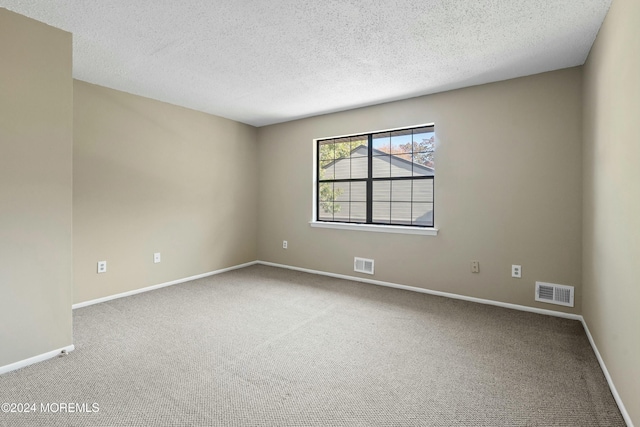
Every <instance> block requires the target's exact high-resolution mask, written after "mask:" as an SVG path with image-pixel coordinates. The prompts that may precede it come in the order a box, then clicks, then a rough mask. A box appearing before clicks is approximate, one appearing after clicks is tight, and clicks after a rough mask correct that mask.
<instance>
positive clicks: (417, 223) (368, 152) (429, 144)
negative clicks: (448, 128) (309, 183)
mask: <svg viewBox="0 0 640 427" xmlns="http://www.w3.org/2000/svg"><path fill="white" fill-rule="evenodd" d="M434 142H435V130H434V126H420V127H414V128H407V129H400V130H392V131H385V132H375V133H368V134H361V135H353V136H345V137H340V138H329V139H320V140H317V141H316V143H317V159H316V162H317V171H318V174H317V177H318V179H317V182H316V184H317V188H316V212H317V218H315V220H316V221H319V222H338V223H359V224H377V225H400V226H409V227H433V224H434V222H433V212H434V199H433V189H434V179H435V165H434V159H433V153H434V145H435V143H434Z"/></svg>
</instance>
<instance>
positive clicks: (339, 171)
mask: <svg viewBox="0 0 640 427" xmlns="http://www.w3.org/2000/svg"><path fill="white" fill-rule="evenodd" d="M334 168H335V179H349V177H350V176H351V158H350V157H346V158H342V159H339V160H336V161H335V164H334Z"/></svg>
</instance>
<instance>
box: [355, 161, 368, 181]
mask: <svg viewBox="0 0 640 427" xmlns="http://www.w3.org/2000/svg"><path fill="white" fill-rule="evenodd" d="M368 175H369V158H368V157H352V158H351V178H366V177H367V176H368Z"/></svg>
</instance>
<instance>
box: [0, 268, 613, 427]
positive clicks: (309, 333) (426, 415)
mask: <svg viewBox="0 0 640 427" xmlns="http://www.w3.org/2000/svg"><path fill="white" fill-rule="evenodd" d="M74 335H75V345H76V350H75V351H74V352H72V353H71V354H69V355H68V356H65V357H60V358H55V359H52V360H49V361H46V362H43V363H39V364H36V365H32V366H30V367H27V368H24V369H21V370H19V371H15V372H12V373H8V374H5V375H3V376H1V377H0V396H1V397H0V402H21V403H29V404H31V403H36V404H37V408H36V412H35V413H27V414H17V413H2V412H0V425H2V426H11V427H14V426H216V425H221V426H222V425H233V426H262V425H268V426H418V425H420V426H455V425H461V426H623V425H624V422H623V420H622V417H621V415H620V412H619V410H618V408H617V407H616V405H615V402H614V400H613V397H612V395H611V392H610V390H609V388H608V387H607V383H606V381H605V378H604V376H603V374H602V372H601V370H600V368H599V366H598V363H597V361H596V358H595V355H594V353H593V351H592V350H591V348H590V346H589V343H588V340H587V337H586V336H585V333H584V331H583V330H582V326H581V324H580V323H578V322H576V321H570V320H565V319H558V318H553V317H547V316H541V315H536V314H531V313H524V312H518V311H512V310H507V309H502V308H497V307H491V306H485V305H480V304H474V303H469V302H464V301H457V300H451V299H446V298H440V297H434V296H429V295H423V294H417V293H412V292H408V291H402V290H397V289H389V288H383V287H378V286H373V285H368V284H360V283H354V282H349V281H344V280H338V279H332V278H327V277H322V276H315V275H310V274H305V273H298V272H293V271H288V270H281V269H276V268H271V267H265V266H253V267H249V268H245V269H242V270H236V271H233V272H229V273H225V274H222V275H218V276H213V277H210V278H206V279H201V280H197V281H194V282H190V283H185V284H181V285H176V286H172V287H168V288H163V289H160V290H156V291H153V292H147V293H144V294H139V295H136V296H132V297H128V298H123V299H119V300H114V301H111V302H106V303H102V304H98V305H94V306H90V307H86V308H82V309H78V310H75V311H74ZM63 402H66V403H72V404H73V405H68V406H72V407H73V409H75V410H81V411H84V412H74V413H69V412H68V411H60V410H58V411H57V412H55V413H54V412H52V410H54V409H56V408H57V407H56V406H55V404H60V403H63ZM41 403H43V404H49V405H50V406H49V410H50V411H49V413H42V412H41V408H40V404H41ZM94 403H95V404H97V407H98V412H91V413H86V411H87V409H91V410H93V409H95V407H93V406H92V405H93V404H94ZM51 404H54V405H51ZM46 408H47V407H46V406H45V409H46Z"/></svg>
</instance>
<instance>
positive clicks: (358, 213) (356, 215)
mask: <svg viewBox="0 0 640 427" xmlns="http://www.w3.org/2000/svg"><path fill="white" fill-rule="evenodd" d="M366 220H367V204H366V203H365V202H351V222H366Z"/></svg>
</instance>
